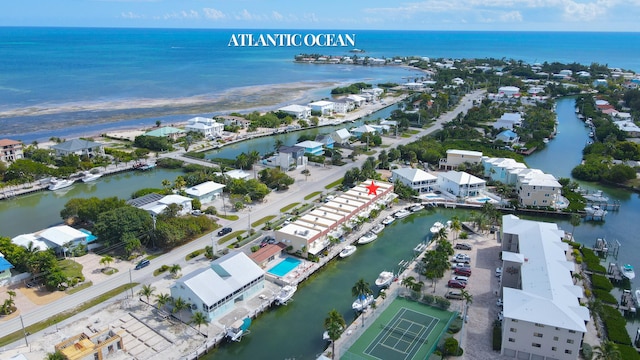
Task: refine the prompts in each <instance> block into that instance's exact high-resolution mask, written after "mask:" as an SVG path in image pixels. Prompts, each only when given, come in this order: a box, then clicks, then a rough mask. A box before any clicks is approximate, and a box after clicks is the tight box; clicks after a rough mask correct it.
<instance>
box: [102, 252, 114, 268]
mask: <svg viewBox="0 0 640 360" xmlns="http://www.w3.org/2000/svg"><path fill="white" fill-rule="evenodd" d="M112 262H113V258H112V257H111V256H109V255H105V256H103V257H102V258H100V265H104V266H105V269H108V268H109V264H111V263H112Z"/></svg>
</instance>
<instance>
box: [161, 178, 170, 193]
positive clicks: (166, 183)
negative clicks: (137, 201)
mask: <svg viewBox="0 0 640 360" xmlns="http://www.w3.org/2000/svg"><path fill="white" fill-rule="evenodd" d="M161 184H162V187H163V188H164V189H165V190H169V189H170V188H171V181H170V180H167V179H164V180H162V182H161Z"/></svg>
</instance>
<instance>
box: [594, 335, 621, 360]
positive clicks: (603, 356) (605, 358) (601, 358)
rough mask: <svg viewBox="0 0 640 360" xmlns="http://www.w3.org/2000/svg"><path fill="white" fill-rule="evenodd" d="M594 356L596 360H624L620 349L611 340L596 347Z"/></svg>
mask: <svg viewBox="0 0 640 360" xmlns="http://www.w3.org/2000/svg"><path fill="white" fill-rule="evenodd" d="M593 355H594V358H593V359H594V360H622V356H621V355H620V351H619V350H618V347H617V346H616V344H615V343H614V342H612V341H609V340H604V341H602V343H601V344H600V345H599V346H596V347H594V348H593Z"/></svg>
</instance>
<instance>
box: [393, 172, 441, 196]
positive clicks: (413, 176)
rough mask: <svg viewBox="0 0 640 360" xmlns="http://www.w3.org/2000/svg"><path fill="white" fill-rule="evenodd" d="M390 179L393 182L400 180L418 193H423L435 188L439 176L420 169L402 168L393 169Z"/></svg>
mask: <svg viewBox="0 0 640 360" xmlns="http://www.w3.org/2000/svg"><path fill="white" fill-rule="evenodd" d="M389 181H391V182H392V183H395V182H396V181H399V182H400V183H402V184H404V185H406V186H408V187H410V188H412V189H413V190H415V191H417V192H418V193H423V192H432V191H434V190H435V188H436V184H437V182H438V177H437V176H435V175H432V174H429V173H428V172H426V171H424V170H420V169H413V168H400V169H394V170H391V178H390V179H389Z"/></svg>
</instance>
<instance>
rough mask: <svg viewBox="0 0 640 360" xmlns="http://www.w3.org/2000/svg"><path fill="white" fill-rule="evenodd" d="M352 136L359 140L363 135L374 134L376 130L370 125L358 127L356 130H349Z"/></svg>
mask: <svg viewBox="0 0 640 360" xmlns="http://www.w3.org/2000/svg"><path fill="white" fill-rule="evenodd" d="M351 133H352V134H353V136H355V137H357V138H361V137H362V135H364V134H376V133H378V130H377V129H376V128H374V127H373V126H370V125H366V124H365V125H360V126H358V127H357V128H354V129H351Z"/></svg>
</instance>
